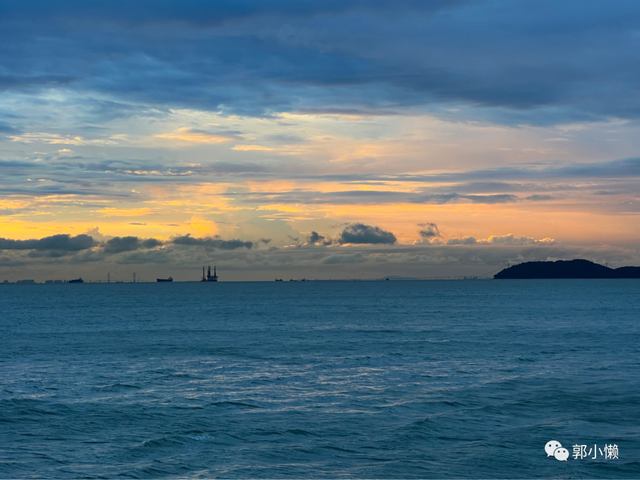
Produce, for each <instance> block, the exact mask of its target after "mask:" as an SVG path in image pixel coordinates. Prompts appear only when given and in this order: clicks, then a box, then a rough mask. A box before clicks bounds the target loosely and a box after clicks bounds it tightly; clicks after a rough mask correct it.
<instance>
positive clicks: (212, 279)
mask: <svg viewBox="0 0 640 480" xmlns="http://www.w3.org/2000/svg"><path fill="white" fill-rule="evenodd" d="M200 281H201V282H217V281H218V274H217V273H216V266H215V265H214V266H213V275H211V266H209V267H208V268H207V275H206V276H205V274H204V267H202V280H200Z"/></svg>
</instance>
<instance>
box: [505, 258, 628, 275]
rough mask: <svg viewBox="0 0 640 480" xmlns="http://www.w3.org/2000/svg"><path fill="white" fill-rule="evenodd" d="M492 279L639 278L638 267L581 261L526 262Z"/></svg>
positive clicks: (506, 269) (507, 269)
mask: <svg viewBox="0 0 640 480" xmlns="http://www.w3.org/2000/svg"><path fill="white" fill-rule="evenodd" d="M493 278H496V279H499V280H503V279H516V278H640V267H620V268H609V267H605V266H604V265H599V264H597V263H593V262H590V261H589V260H582V259H577V260H558V261H556V262H526V263H521V264H519V265H514V266H512V267H509V268H505V269H504V270H502V271H500V272H498V273H496V274H495V275H494V276H493Z"/></svg>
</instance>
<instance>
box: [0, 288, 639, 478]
mask: <svg viewBox="0 0 640 480" xmlns="http://www.w3.org/2000/svg"><path fill="white" fill-rule="evenodd" d="M549 442H555V443H557V444H561V446H562V448H563V449H565V451H564V453H562V452H563V451H561V450H557V449H555V447H554V449H553V451H550V452H548V451H547V449H545V446H546V445H547V444H548V443H549ZM555 443H553V444H552V445H555ZM614 447H615V448H614ZM603 449H604V450H603ZM558 452H560V454H558ZM0 478H52V479H57V478H119V479H126V478H403V479H405V478H406V479H410V478H411V479H413V478H636V479H637V478H640V281H638V280H475V281H471V280H469V281H462V280H461V281H376V282H373V281H371V282H365V281H360V282H328V281H327V282H321V281H311V282H310V281H307V282H237V283H234V282H227V283H225V282H219V283H217V284H216V283H197V282H194V283H179V282H174V283H157V284H156V283H154V284H152V283H125V284H113V283H112V284H104V283H103V284H87V283H85V284H62V285H57V284H54V285H0Z"/></svg>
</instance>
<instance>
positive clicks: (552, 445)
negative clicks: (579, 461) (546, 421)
mask: <svg viewBox="0 0 640 480" xmlns="http://www.w3.org/2000/svg"><path fill="white" fill-rule="evenodd" d="M544 451H545V452H547V457H554V458H555V459H556V460H558V461H560V462H566V461H567V458H569V450H567V449H566V448H562V444H561V443H560V442H558V441H556V440H551V441H550V442H547V444H546V445H545V446H544Z"/></svg>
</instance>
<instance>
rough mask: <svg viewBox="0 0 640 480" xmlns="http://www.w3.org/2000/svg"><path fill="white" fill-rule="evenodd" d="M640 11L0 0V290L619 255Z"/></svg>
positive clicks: (633, 238)
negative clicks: (1, 286) (25, 283)
mask: <svg viewBox="0 0 640 480" xmlns="http://www.w3.org/2000/svg"><path fill="white" fill-rule="evenodd" d="M639 52H640V2H638V1H635V0H629V1H615V0H614V1H609V2H602V1H590V0H576V1H573V0H565V1H562V2H558V1H547V0H531V1H529V0H518V1H499V0H495V1H492V0H475V1H465V0H446V1H445V0H429V1H425V0H420V1H413V0H397V1H395V2H386V1H385V2H382V1H378V0H369V1H362V0H356V1H348V0H340V1H337V0H326V1H322V2H301V1H299V0H295V1H294V0H279V1H270V2H265V1H250V0H229V1H227V0H219V1H216V2H212V1H205V0H181V1H180V2H177V1H174V0H172V1H169V0H138V1H136V2H131V1H126V2H125V1H123V0H110V1H108V2H106V1H102V0H94V1H91V2H83V1H78V0H73V1H71V0H59V1H56V2H52V1H48V0H41V1H36V0H20V1H17V0H4V1H3V2H2V3H0V282H1V281H2V280H4V279H5V278H6V279H8V280H17V279H20V278H35V279H36V280H38V281H42V280H45V279H49V278H63V279H64V278H67V279H68V278H74V277H78V276H83V277H84V278H85V279H87V280H99V279H106V276H107V272H110V273H111V278H112V279H123V280H129V279H130V278H131V275H132V272H134V271H135V272H137V274H138V277H142V278H143V279H147V280H153V279H154V278H155V277H156V276H169V275H172V276H173V277H174V278H175V279H176V280H188V279H194V280H197V279H198V278H199V275H200V272H201V267H202V265H209V264H211V265H213V264H214V263H215V264H216V265H218V269H219V271H220V274H221V280H251V279H257V280H270V279H273V278H275V277H278V278H283V277H284V278H286V279H288V278H303V277H306V278H347V277H350V278H378V277H381V276H386V275H399V276H413V277H435V276H455V275H474V274H482V273H486V272H489V271H492V270H494V269H497V268H500V267H503V266H505V265H506V264H507V263H508V262H511V263H514V262H521V261H527V260H546V259H568V258H578V257H581V258H588V259H591V260H594V261H598V262H603V263H604V262H609V264H610V265H612V266H621V265H629V264H636V265H638V264H640V222H639V221H638V214H639V212H640V188H639V184H638V180H639V179H640V129H639V118H640V81H639V80H638V79H640V53H639Z"/></svg>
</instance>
